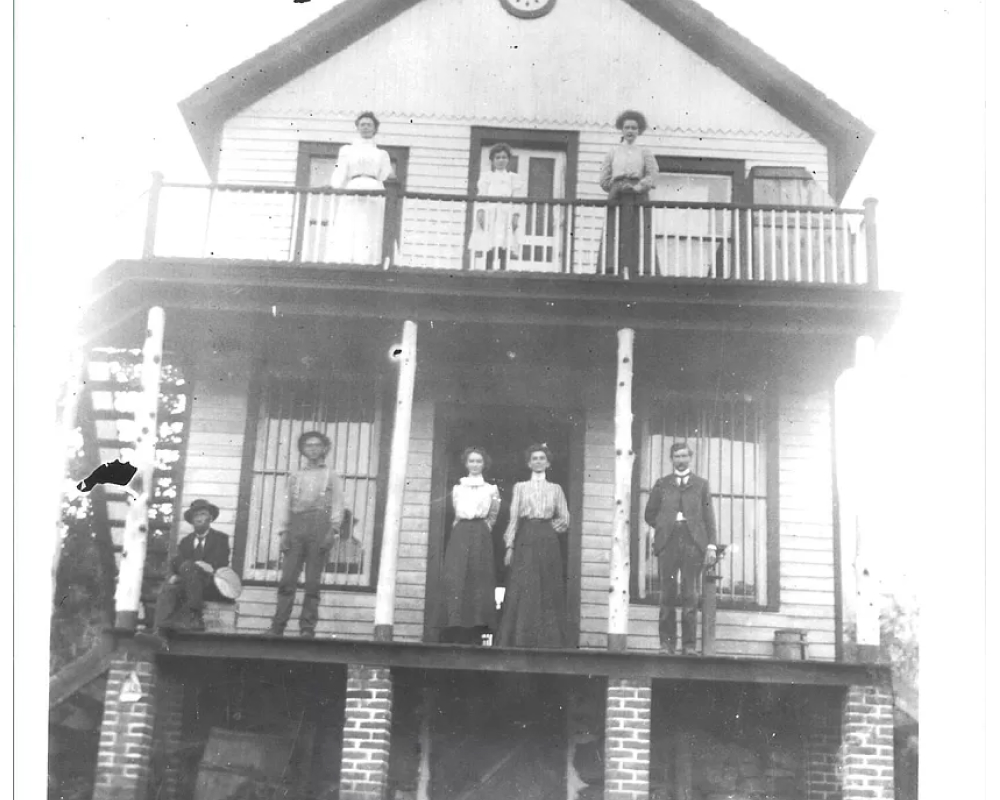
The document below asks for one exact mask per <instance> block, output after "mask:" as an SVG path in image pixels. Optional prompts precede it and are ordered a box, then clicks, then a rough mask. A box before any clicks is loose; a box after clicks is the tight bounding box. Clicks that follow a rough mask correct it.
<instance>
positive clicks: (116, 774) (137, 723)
mask: <svg viewBox="0 0 1000 800" xmlns="http://www.w3.org/2000/svg"><path fill="white" fill-rule="evenodd" d="M132 672H135V674H136V675H137V676H138V678H139V683H140V685H141V687H142V690H141V697H140V698H139V699H138V700H136V701H125V700H122V699H121V697H120V694H121V691H122V687H123V686H124V685H125V682H126V681H127V680H128V678H129V676H130V675H131V674H132ZM156 684H157V676H156V666H155V665H154V664H153V662H152V661H148V660H129V659H127V658H125V657H121V658H118V659H116V660H115V661H114V662H112V664H111V668H110V669H109V671H108V683H107V688H106V690H105V694H104V717H103V719H102V720H101V740H100V745H99V747H98V751H97V770H96V773H95V777H94V800H145V796H146V786H147V782H148V780H149V777H150V764H151V760H152V752H153V726H154V721H155V717H156V694H157V691H156Z"/></svg>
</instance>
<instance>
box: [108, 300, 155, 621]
mask: <svg viewBox="0 0 1000 800" xmlns="http://www.w3.org/2000/svg"><path fill="white" fill-rule="evenodd" d="M163 325H164V317H163V309H162V308H159V307H153V308H151V309H150V310H149V317H148V322H147V323H146V341H145V344H144V345H143V348H142V375H141V384H142V392H141V394H140V396H139V403H138V406H137V408H136V410H135V423H136V427H137V428H138V432H137V434H136V443H135V459H136V463H135V465H134V466H135V467H136V468H137V469H138V472H137V473H136V476H135V478H133V479H132V487H133V488H134V489H135V492H136V496H135V497H133V498H132V502H131V504H130V505H129V510H128V514H127V516H126V517H125V533H124V537H123V539H122V560H121V565H120V567H119V570H118V588H117V589H116V591H115V627H117V628H127V629H129V630H134V629H135V627H136V624H137V623H138V620H139V601H140V599H141V598H140V595H141V593H142V572H143V567H144V566H145V563H146V540H147V534H148V531H149V496H150V494H152V491H153V468H154V466H155V453H156V412H157V409H158V406H159V402H160V365H161V362H162V360H163Z"/></svg>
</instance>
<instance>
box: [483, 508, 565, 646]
mask: <svg viewBox="0 0 1000 800" xmlns="http://www.w3.org/2000/svg"><path fill="white" fill-rule="evenodd" d="M566 627H567V625H566V578H565V575H564V572H563V558H562V548H560V546H559V536H558V534H557V533H556V532H555V530H553V528H552V523H551V522H549V521H547V520H534V519H531V520H529V519H524V520H521V522H520V525H519V526H518V530H517V536H516V538H515V539H514V556H513V558H512V559H511V564H510V578H509V580H508V584H507V591H506V593H505V595H504V602H503V617H502V618H501V620H500V636H499V644H500V646H501V647H565V646H566V642H567V635H566Z"/></svg>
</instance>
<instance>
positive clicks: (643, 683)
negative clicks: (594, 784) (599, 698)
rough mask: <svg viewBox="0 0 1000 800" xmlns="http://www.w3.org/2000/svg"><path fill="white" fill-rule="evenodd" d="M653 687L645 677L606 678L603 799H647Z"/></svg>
mask: <svg viewBox="0 0 1000 800" xmlns="http://www.w3.org/2000/svg"><path fill="white" fill-rule="evenodd" d="M652 705H653V688H652V682H651V681H650V680H649V679H645V680H641V679H640V680H628V679H619V678H609V679H608V694H607V711H606V717H605V720H606V721H605V736H604V797H605V800H647V798H648V797H649V735H650V730H649V729H650V723H651V720H652Z"/></svg>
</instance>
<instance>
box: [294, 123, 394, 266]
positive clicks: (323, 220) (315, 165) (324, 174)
mask: <svg viewBox="0 0 1000 800" xmlns="http://www.w3.org/2000/svg"><path fill="white" fill-rule="evenodd" d="M378 146H379V148H380V149H382V150H385V151H386V152H387V153H388V154H389V163H390V164H392V174H391V175H390V176H389V178H388V179H387V180H386V184H390V183H396V184H398V187H399V189H400V190H401V191H402V190H403V189H405V188H406V164H407V160H408V157H409V150H408V148H405V147H385V146H383V145H381V144H380V145H378ZM341 147H342V145H341V144H332V143H329V142H299V161H298V168H297V170H296V176H295V185H296V186H300V187H308V188H310V189H319V188H322V187H324V186H329V185H330V179H331V178H332V177H333V170H334V168H335V167H336V166H337V153H339V152H340V148H341ZM334 202H335V197H334V195H332V194H313V195H304V196H302V197H301V198H300V200H299V211H298V235H297V239H296V242H297V246H296V254H295V259H296V261H309V262H323V261H326V260H327V258H326V252H325V250H326V236H325V235H324V234H325V229H326V227H327V226H328V225H329V224H330V221H331V220H332V219H333V211H334ZM400 214H401V207H400V206H399V204H398V203H397V204H393V205H391V206H390V205H388V204H387V206H386V217H385V219H386V221H387V222H388V221H389V220H390V218H393V219H394V220H395V221H396V223H397V225H396V226H395V228H396V229H397V230H398V221H399V217H400ZM387 227H390V226H388V225H387ZM383 252H384V253H386V254H388V253H391V252H392V251H391V250H385V249H384V248H383Z"/></svg>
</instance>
